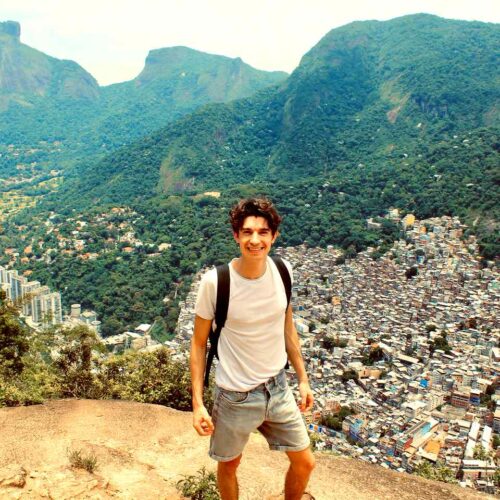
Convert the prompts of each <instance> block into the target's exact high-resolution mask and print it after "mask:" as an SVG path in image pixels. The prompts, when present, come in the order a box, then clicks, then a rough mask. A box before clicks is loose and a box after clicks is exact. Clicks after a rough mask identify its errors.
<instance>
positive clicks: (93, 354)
mask: <svg viewBox="0 0 500 500" xmlns="http://www.w3.org/2000/svg"><path fill="white" fill-rule="evenodd" d="M104 351H105V348H104V345H103V344H102V342H101V341H100V339H99V338H98V337H97V335H96V333H95V332H94V331H93V330H91V329H90V328H88V327H87V326H85V325H78V326H75V327H73V328H69V329H66V328H61V329H60V330H59V331H58V332H57V333H56V355H55V360H54V366H55V367H56V369H57V372H58V379H59V390H60V392H61V395H62V396H64V397H78V398H95V397H98V396H99V390H98V388H97V385H96V375H95V373H94V372H95V371H96V370H97V368H98V365H99V362H98V358H97V354H98V353H100V352H101V353H102V352H104Z"/></svg>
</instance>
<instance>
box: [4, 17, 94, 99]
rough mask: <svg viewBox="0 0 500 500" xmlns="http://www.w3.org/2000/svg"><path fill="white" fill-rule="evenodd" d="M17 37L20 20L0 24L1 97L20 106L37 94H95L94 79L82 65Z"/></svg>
mask: <svg viewBox="0 0 500 500" xmlns="http://www.w3.org/2000/svg"><path fill="white" fill-rule="evenodd" d="M20 36H21V27H20V25H19V23H16V22H14V21H7V22H4V23H0V96H3V97H4V99H5V98H8V99H9V100H12V101H15V102H17V103H19V104H22V105H29V104H32V103H33V102H34V99H36V98H37V97H51V98H54V97H65V98H85V99H96V98H97V97H98V95H99V87H98V85H97V82H96V81H95V79H94V78H93V77H92V75H90V74H89V73H87V72H86V71H85V70H84V69H83V68H82V67H81V66H79V65H78V64H76V63H75V62H73V61H61V60H58V59H55V58H53V57H50V56H48V55H46V54H44V53H42V52H39V51H38V50H35V49H33V48H31V47H28V46H27V45H24V44H23V43H21V41H20Z"/></svg>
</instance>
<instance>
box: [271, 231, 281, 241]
mask: <svg viewBox="0 0 500 500" xmlns="http://www.w3.org/2000/svg"><path fill="white" fill-rule="evenodd" d="M279 235H280V232H279V231H276V232H275V233H274V236H273V243H274V242H275V241H276V238H277V237H278V236H279Z"/></svg>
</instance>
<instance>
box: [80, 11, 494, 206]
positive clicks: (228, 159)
mask: <svg viewBox="0 0 500 500" xmlns="http://www.w3.org/2000/svg"><path fill="white" fill-rule="evenodd" d="M499 46H500V30H499V28H498V26H497V25H494V24H485V23H479V22H465V21H452V20H445V19H440V18H438V17H435V16H431V15H423V14H422V15H413V16H406V17H402V18H398V19H394V20H391V21H385V22H379V21H367V22H355V23H352V24H349V25H347V26H344V27H342V28H338V29H334V30H333V31H331V32H330V33H328V34H327V35H326V36H325V37H324V38H323V39H322V40H321V41H320V42H319V43H318V45H317V46H316V47H314V48H313V49H311V51H310V52H308V53H307V54H306V55H305V56H304V57H303V59H302V61H301V64H300V65H299V67H298V68H297V69H296V70H295V71H294V72H293V74H292V75H291V76H290V77H289V78H288V79H287V80H286V81H285V82H284V83H283V84H281V85H280V86H279V87H274V88H273V87H271V88H269V89H266V90H263V91H261V92H260V93H258V94H257V95H256V96H254V97H250V98H248V99H245V100H240V101H235V102H232V103H229V104H225V105H212V106H208V107H206V108H204V109H202V110H200V111H199V112H196V113H194V114H192V115H190V116H187V117H185V118H184V119H181V120H179V121H177V122H175V123H174V124H172V125H171V126H169V127H167V128H166V129H164V130H162V131H160V132H159V133H156V134H154V135H153V136H152V137H151V138H149V139H148V140H147V141H142V142H141V143H140V144H137V145H134V146H132V147H130V148H129V149H126V150H123V151H120V152H118V153H117V154H116V155H113V156H110V157H108V158H106V159H105V160H104V161H103V162H101V163H99V164H96V165H95V166H94V168H93V169H91V170H90V172H89V173H88V175H87V176H86V178H85V179H80V181H81V182H80V183H79V184H78V190H79V192H83V193H85V194H86V195H88V196H89V198H88V200H89V201H90V200H92V203H95V201H96V200H103V201H104V200H109V201H127V200H130V199H131V198H133V197H134V196H149V195H151V193H152V192H154V191H155V190H157V191H159V192H167V193H168V192H172V191H178V190H179V189H181V190H182V189H193V188H194V189H209V188H210V189H214V188H218V189H219V188H222V187H225V186H226V187H227V186H229V185H231V184H233V183H235V182H243V183H245V182H251V181H256V180H262V179H272V178H274V177H277V178H286V179H289V180H290V181H295V180H297V179H300V178H306V177H309V176H311V175H314V176H316V175H329V174H330V173H332V172H334V171H336V170H338V169H339V168H342V169H347V171H350V170H355V169H358V168H359V167H358V165H359V164H360V163H363V164H367V165H368V166H369V167H370V166H373V165H374V164H375V163H383V162H386V161H391V160H393V159H394V158H401V157H403V156H416V155H418V154H425V152H426V151H427V149H428V148H429V146H431V145H432V144H433V143H436V142H439V141H441V140H449V139H451V138H452V137H453V135H455V134H457V133H460V132H470V131H473V130H475V129H477V128H480V127H487V128H491V129H495V128H496V127H498V125H499V123H500V113H499V108H498V106H499V97H500V92H499V69H498V64H496V63H497V62H498V47H499ZM374 168H378V167H374ZM138 179H141V180H142V182H140V183H138V182H137V181H138Z"/></svg>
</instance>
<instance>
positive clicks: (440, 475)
mask: <svg viewBox="0 0 500 500" xmlns="http://www.w3.org/2000/svg"><path fill="white" fill-rule="evenodd" d="M413 472H414V473H415V474H416V475H417V476H421V477H425V478H426V479H432V480H434V481H442V482H444V483H458V481H457V479H456V477H455V474H454V472H453V471H452V470H451V469H450V468H449V467H447V466H446V465H445V464H443V463H442V462H439V461H438V462H436V465H433V464H431V463H430V462H428V461H427V460H423V461H422V462H420V463H419V464H417V466H416V467H415V469H414V471H413Z"/></svg>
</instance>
